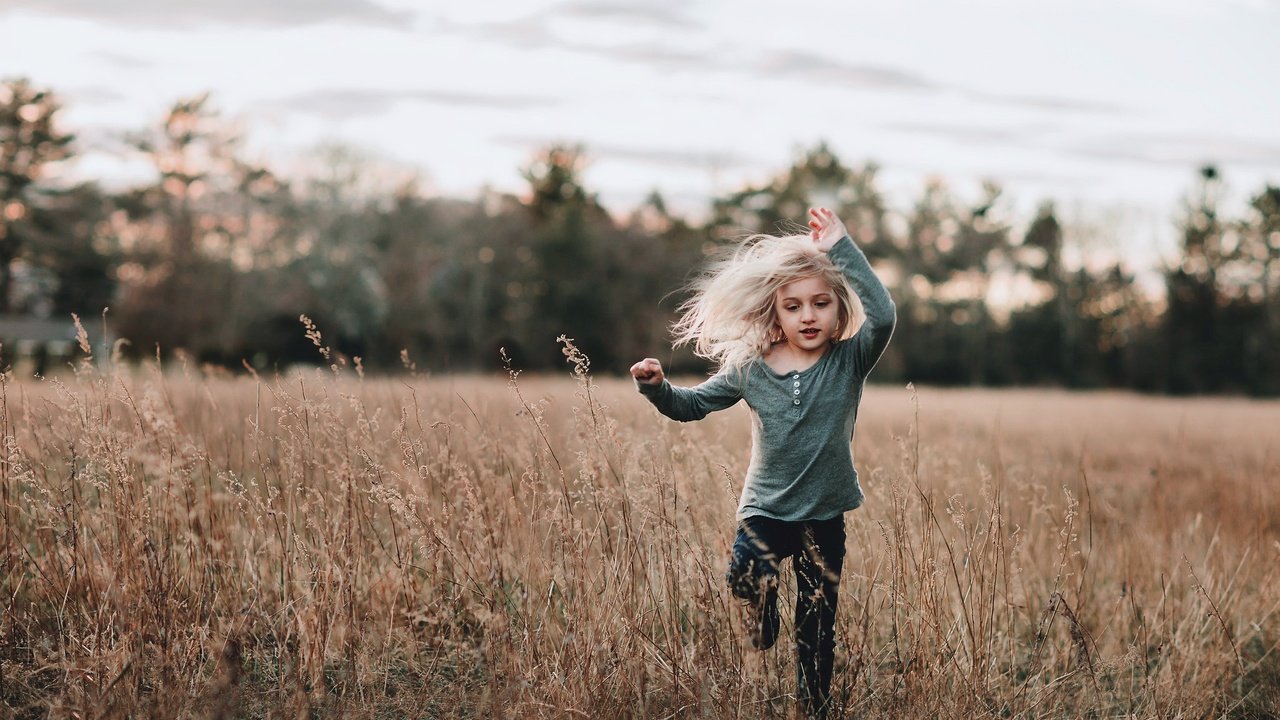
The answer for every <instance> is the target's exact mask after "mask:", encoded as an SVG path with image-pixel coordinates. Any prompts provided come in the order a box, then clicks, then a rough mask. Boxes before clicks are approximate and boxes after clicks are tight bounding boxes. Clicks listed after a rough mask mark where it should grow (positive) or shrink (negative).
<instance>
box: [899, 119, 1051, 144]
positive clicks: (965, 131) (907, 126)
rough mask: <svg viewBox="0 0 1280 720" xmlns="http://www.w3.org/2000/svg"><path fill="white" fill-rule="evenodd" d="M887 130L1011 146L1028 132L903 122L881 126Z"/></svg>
mask: <svg viewBox="0 0 1280 720" xmlns="http://www.w3.org/2000/svg"><path fill="white" fill-rule="evenodd" d="M880 127H882V128H883V129H885V130H891V131H893V132H903V133H912V134H916V135H933V136H936V137H941V138H943V139H946V140H951V141H954V142H957V143H964V144H972V143H985V144H1009V143H1016V142H1021V141H1023V140H1025V139H1026V137H1027V131H1026V130H1017V129H1013V128H998V127H991V126H988V125H950V124H946V123H921V122H901V123H888V124H885V125H881V126H880Z"/></svg>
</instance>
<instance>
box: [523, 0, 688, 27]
mask: <svg viewBox="0 0 1280 720" xmlns="http://www.w3.org/2000/svg"><path fill="white" fill-rule="evenodd" d="M681 6H682V5H678V4H674V3H672V4H670V7H672V8H675V7H681ZM547 15H548V16H550V17H571V18H576V19H582V20H606V21H610V22H616V23H619V24H623V25H632V24H635V23H642V24H648V25H654V26H657V27H660V28H667V29H672V30H691V29H702V28H703V27H705V26H704V25H703V24H702V23H700V22H697V21H695V20H692V19H690V18H688V17H687V16H684V15H681V14H680V13H678V12H673V11H672V10H670V9H668V8H664V7H660V6H659V4H658V3H655V2H566V3H562V4H560V5H557V6H555V7H553V8H551V9H550V11H548V13H547Z"/></svg>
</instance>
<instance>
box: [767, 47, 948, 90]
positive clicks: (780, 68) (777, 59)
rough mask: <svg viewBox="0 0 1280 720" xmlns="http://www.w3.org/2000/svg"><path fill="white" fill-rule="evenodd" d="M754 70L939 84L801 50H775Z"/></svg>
mask: <svg viewBox="0 0 1280 720" xmlns="http://www.w3.org/2000/svg"><path fill="white" fill-rule="evenodd" d="M755 73H756V74H759V75H765V76H772V77H798V78H800V79H801V80H808V81H812V82H822V83H839V84H842V85H845V86H851V87H861V88H876V89H886V90H937V89H940V86H939V85H937V84H936V83H934V82H932V81H930V80H927V79H926V78H924V77H923V76H920V75H917V74H915V73H911V72H906V71H903V70H897V69H894V68H889V67H883V66H879V65H860V64H850V63H842V62H838V61H836V60H832V59H830V58H825V57H822V56H820V55H814V54H813V53H809V52H804V51H801V50H784V51H781V52H775V53H772V54H770V55H768V56H767V57H765V58H764V59H762V60H761V61H759V62H758V63H756V65H755Z"/></svg>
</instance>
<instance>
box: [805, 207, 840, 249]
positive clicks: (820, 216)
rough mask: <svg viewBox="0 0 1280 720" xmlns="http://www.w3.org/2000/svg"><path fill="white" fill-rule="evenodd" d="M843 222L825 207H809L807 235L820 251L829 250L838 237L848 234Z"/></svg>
mask: <svg viewBox="0 0 1280 720" xmlns="http://www.w3.org/2000/svg"><path fill="white" fill-rule="evenodd" d="M848 234H849V231H848V230H846V229H845V227H844V223H842V222H840V218H838V217H836V214H835V213H833V212H831V211H830V210H828V209H826V208H809V237H811V238H813V244H814V245H816V246H817V248H818V249H819V250H821V251H822V252H830V251H831V247H832V246H833V245H835V244H836V241H837V240H839V239H840V238H842V237H844V236H845V235H848Z"/></svg>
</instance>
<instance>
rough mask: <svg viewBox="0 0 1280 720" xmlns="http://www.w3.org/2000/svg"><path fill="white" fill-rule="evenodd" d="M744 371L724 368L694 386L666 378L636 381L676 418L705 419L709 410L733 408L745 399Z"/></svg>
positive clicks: (652, 399)
mask: <svg viewBox="0 0 1280 720" xmlns="http://www.w3.org/2000/svg"><path fill="white" fill-rule="evenodd" d="M740 375H741V373H739V372H736V371H733V370H721V371H720V372H719V373H717V374H715V375H713V376H712V377H711V378H709V379H708V380H707V381H706V382H704V383H702V384H700V385H696V386H694V387H691V388H682V387H676V386H675V385H672V384H671V383H669V382H667V381H666V380H665V379H664V380H663V381H662V384H660V385H648V384H645V383H641V382H638V381H637V382H636V388H637V389H639V390H640V394H642V395H644V396H645V397H647V398H649V402H651V403H653V406H654V407H656V408H658V412H660V413H662V414H663V415H666V416H667V417H669V418H671V419H672V420H679V421H680V422H689V421H691V420H701V419H702V418H704V417H706V416H707V415H708V414H709V413H712V412H715V411H716V410H724V409H725V408H728V407H732V406H733V405H734V404H735V403H737V402H738V401H739V400H741V399H742V385H741V382H740V377H739V376H740Z"/></svg>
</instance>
